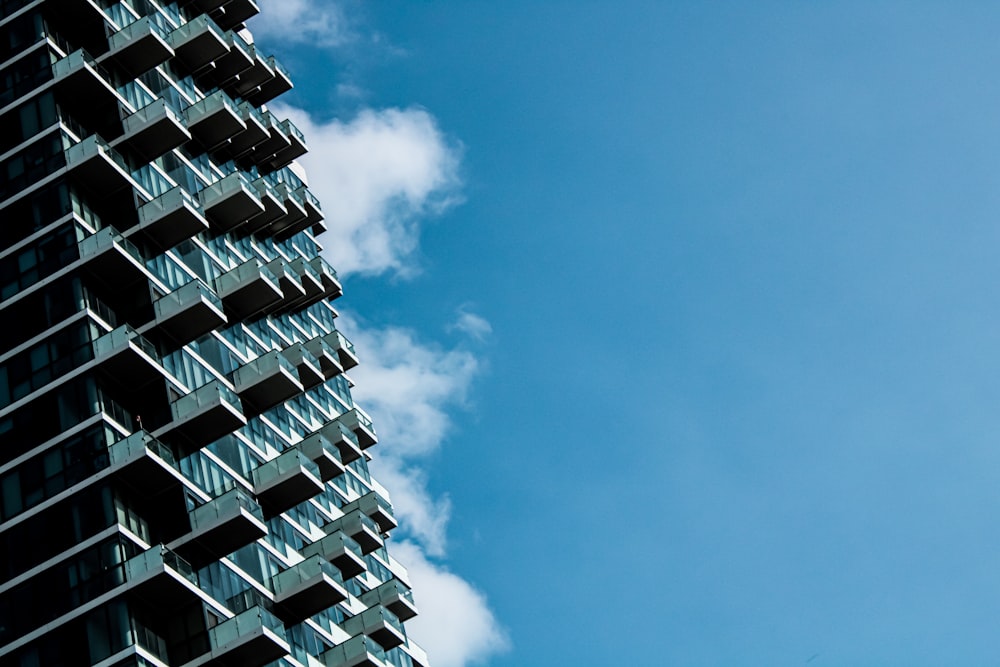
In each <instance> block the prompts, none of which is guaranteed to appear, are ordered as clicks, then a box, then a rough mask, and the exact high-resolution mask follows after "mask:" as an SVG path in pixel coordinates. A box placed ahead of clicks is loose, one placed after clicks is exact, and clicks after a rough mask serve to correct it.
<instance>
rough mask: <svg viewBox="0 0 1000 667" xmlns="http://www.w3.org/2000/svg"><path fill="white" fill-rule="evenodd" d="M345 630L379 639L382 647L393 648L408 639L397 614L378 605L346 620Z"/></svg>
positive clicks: (350, 633)
mask: <svg viewBox="0 0 1000 667" xmlns="http://www.w3.org/2000/svg"><path fill="white" fill-rule="evenodd" d="M343 628H344V631H345V632H346V633H347V634H349V635H355V636H357V635H367V636H368V637H371V638H372V639H374V640H375V641H377V642H378V643H379V644H380V645H381V646H382V648H385V649H391V648H393V647H396V646H399V645H400V644H402V643H403V642H405V641H406V633H405V632H403V626H402V624H401V623H400V622H399V619H398V618H396V615H395V614H394V613H392V612H391V611H389V610H388V609H386V608H385V607H383V606H382V605H376V606H374V607H370V608H368V609H366V610H365V611H363V612H361V613H360V614H358V615H357V616H351V617H350V618H348V619H345V620H344V623H343Z"/></svg>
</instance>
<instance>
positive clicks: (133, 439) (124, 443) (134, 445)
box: [108, 431, 180, 470]
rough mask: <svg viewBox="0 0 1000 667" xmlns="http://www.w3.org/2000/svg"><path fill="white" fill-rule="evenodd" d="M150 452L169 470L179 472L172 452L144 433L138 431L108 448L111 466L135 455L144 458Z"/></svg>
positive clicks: (178, 466)
mask: <svg viewBox="0 0 1000 667" xmlns="http://www.w3.org/2000/svg"><path fill="white" fill-rule="evenodd" d="M147 451H149V452H152V453H153V454H155V455H156V456H157V458H159V459H161V460H162V461H163V462H164V463H166V464H167V465H169V466H170V467H171V468H175V469H177V470H180V465H179V464H178V462H177V457H175V456H174V452H173V450H171V449H170V447H168V446H167V445H165V444H164V443H162V442H160V441H159V440H157V439H156V438H154V437H153V436H151V435H150V434H149V433H147V432H146V431H138V432H136V433H133V434H132V435H130V436H128V437H127V438H124V439H122V440H119V441H118V442H116V443H115V444H113V445H111V446H110V447H109V448H108V454H109V457H110V460H111V465H116V464H121V463H125V462H127V461H129V460H130V459H132V458H133V457H135V456H136V455H137V454H138V455H142V456H145V454H146V452H147Z"/></svg>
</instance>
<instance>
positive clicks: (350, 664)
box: [321, 635, 389, 667]
mask: <svg viewBox="0 0 1000 667" xmlns="http://www.w3.org/2000/svg"><path fill="white" fill-rule="evenodd" d="M321 659H322V661H323V664H324V665H325V666H326V667H388V665H389V663H387V662H386V655H385V650H384V649H383V648H382V647H381V646H379V645H378V643H376V642H375V641H373V640H372V639H370V638H368V637H365V636H364V635H358V636H356V637H351V638H350V639H348V640H347V641H346V642H344V643H343V644H338V645H337V646H334V647H333V648H332V649H330V650H328V651H325V652H324V653H323V655H322V656H321Z"/></svg>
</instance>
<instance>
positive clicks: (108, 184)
mask: <svg viewBox="0 0 1000 667" xmlns="http://www.w3.org/2000/svg"><path fill="white" fill-rule="evenodd" d="M66 169H67V170H68V171H69V172H70V173H71V174H72V175H73V178H74V179H76V180H77V182H79V183H83V184H85V185H87V186H88V187H90V188H93V189H94V190H96V191H97V192H104V193H109V192H115V191H117V190H121V189H123V188H126V187H130V186H131V185H132V175H131V173H130V172H129V168H128V165H127V164H125V160H124V159H123V158H122V156H121V155H119V154H118V153H117V152H115V151H114V150H113V149H112V148H111V146H109V145H108V142H106V141H104V140H103V139H101V138H100V137H99V136H97V135H96V134H92V135H90V136H89V137H87V138H86V139H84V140H83V141H81V142H80V143H78V144H74V145H72V146H70V147H69V148H67V149H66Z"/></svg>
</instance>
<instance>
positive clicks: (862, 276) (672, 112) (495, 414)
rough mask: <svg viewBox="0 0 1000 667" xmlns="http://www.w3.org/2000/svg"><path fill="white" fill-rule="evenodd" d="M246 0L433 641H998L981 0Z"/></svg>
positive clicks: (884, 655)
mask: <svg viewBox="0 0 1000 667" xmlns="http://www.w3.org/2000/svg"><path fill="white" fill-rule="evenodd" d="M262 5H263V7H262V9H263V11H264V16H272V17H273V18H271V19H261V20H259V21H258V23H257V24H251V29H253V30H255V33H256V35H257V39H258V41H259V42H260V43H261V44H262V45H264V47H265V48H266V50H270V51H274V52H276V53H277V54H278V55H279V57H280V58H281V59H282V61H283V62H284V63H285V64H287V65H288V66H289V67H290V68H291V69H292V72H293V75H294V77H295V80H296V83H297V88H296V90H295V91H294V92H293V93H292V94H290V95H289V96H287V97H286V105H285V106H284V107H283V108H281V112H282V113H284V114H285V115H291V116H292V117H294V118H295V119H296V121H297V123H298V124H299V125H300V127H303V129H304V130H306V132H307V138H308V139H309V140H310V144H311V147H312V149H313V154H312V155H311V156H310V160H311V162H307V166H309V167H310V168H311V172H310V175H311V176H310V177H311V184H312V187H313V190H314V191H316V192H317V193H318V194H319V195H320V196H321V198H323V204H324V209H325V211H326V212H327V215H328V218H330V220H331V223H332V224H331V227H332V231H331V233H330V234H328V236H327V238H326V239H325V240H324V241H325V243H326V245H327V249H328V253H329V255H330V257H331V258H332V259H333V260H334V261H335V264H337V265H338V268H346V270H345V271H344V273H345V274H347V275H346V296H345V297H344V299H343V301H342V303H341V304H340V305H341V306H342V308H343V313H344V317H345V329H348V334H349V335H351V334H353V336H352V337H353V338H354V339H356V341H357V343H358V345H359V348H360V354H361V356H362V362H363V364H364V366H363V367H362V368H359V369H358V371H357V372H356V373H354V374H352V375H353V377H354V378H355V380H356V381H357V383H358V387H357V391H358V395H359V397H360V399H361V400H363V401H365V403H364V404H365V405H369V406H371V408H372V412H373V413H374V414H375V416H376V418H377V422H376V425H377V426H378V427H379V428H380V433H381V435H382V444H381V445H380V449H382V451H381V452H379V453H380V454H381V455H382V460H381V472H382V476H383V477H384V479H385V481H386V484H387V486H389V489H390V491H391V492H392V493H393V500H394V502H395V503H396V504H397V506H398V507H400V510H401V513H402V514H403V516H404V521H405V522H406V526H405V527H406V530H405V531H400V533H399V534H398V535H397V536H396V537H395V542H396V544H395V545H394V546H395V547H396V550H395V551H394V553H396V554H397V557H399V558H400V559H401V560H403V561H404V562H406V563H407V564H408V565H410V567H411V572H412V574H413V575H414V579H415V584H416V587H417V590H416V594H417V601H418V603H419V604H420V606H421V607H422V610H423V611H424V612H425V613H424V615H423V616H422V617H420V618H419V619H418V620H417V621H416V622H415V623H414V625H413V634H414V636H415V637H416V638H417V639H418V641H423V643H424V644H426V645H427V647H428V649H429V650H430V651H431V657H432V659H433V660H434V662H435V664H436V665H437V666H438V667H460V666H463V665H473V664H487V665H493V666H497V667H506V666H508V665H509V666H515V665H517V666H528V665H553V664H558V665H630V666H635V667H644V666H649V667H659V666H662V665H685V666H687V665H768V666H770V665H802V664H806V663H808V664H809V665H811V666H812V667H821V666H824V665H851V666H859V665H906V666H917V665H942V664H949V665H986V664H996V663H998V662H1000V635H998V634H997V632H996V628H997V626H998V622H1000V565H998V563H1000V531H998V530H997V517H998V516H1000V495H998V493H997V489H998V486H1000V447H998V442H997V441H998V434H1000V413H998V410H997V406H998V405H1000V356H998V355H997V354H996V350H997V348H998V343H1000V299H998V298H997V290H996V283H997V280H996V275H997V262H996V260H995V257H996V254H997V253H996V248H997V247H998V246H1000V224H998V221H1000V194H998V193H1000V188H998V187H997V186H998V183H1000V113H998V111H1000V77H998V75H997V71H998V70H997V64H998V63H1000V42H998V41H997V40H996V29H995V28H996V26H997V25H998V23H1000V9H997V8H996V7H988V6H987V5H986V4H985V3H949V4H948V5H945V4H944V3H921V2H917V3H913V2H907V3H901V2H827V3H782V2H755V3H728V2H720V3H694V2H676V3H674V2H633V1H629V2H615V3H612V2H596V1H583V2H569V1H568V0H563V1H555V0H553V1H548V2H537V1H527V0H522V1H515V0H512V1H510V2H492V3H487V2H473V1H471V0H469V1H456V2H447V3H445V2H412V1H411V2H399V1H388V0H387V1H385V2H379V3H364V2H342V3H339V2H338V3H335V2H321V1H320V0H271V1H270V2H264V3H262ZM262 21H268V23H267V24H264V23H262ZM296 34H297V35H301V36H304V39H300V40H295V39H293V37H294V36H295V35H296ZM359 258H360V259H359ZM422 584H423V588H421V585H422ZM454 610H459V613H457V614H455V613H454ZM449 613H452V615H451V616H449V615H448V614H449Z"/></svg>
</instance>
